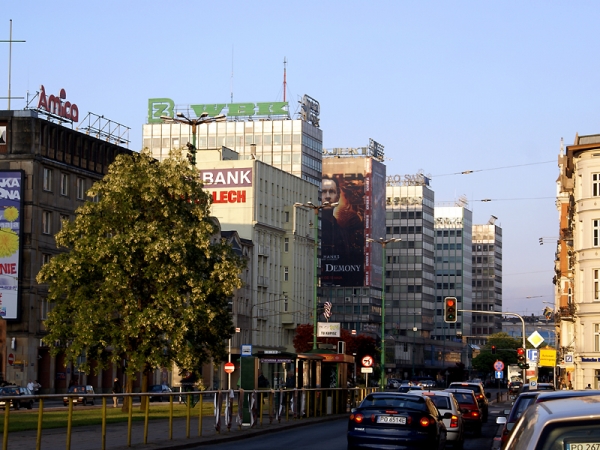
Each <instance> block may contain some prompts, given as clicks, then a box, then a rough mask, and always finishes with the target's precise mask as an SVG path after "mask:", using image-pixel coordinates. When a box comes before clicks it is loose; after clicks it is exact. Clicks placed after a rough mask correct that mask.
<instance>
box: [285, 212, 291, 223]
mask: <svg viewBox="0 0 600 450" xmlns="http://www.w3.org/2000/svg"><path fill="white" fill-rule="evenodd" d="M284 214H285V222H286V223H288V222H289V221H290V212H289V211H286V212H285V213H284Z"/></svg>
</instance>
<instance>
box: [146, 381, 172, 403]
mask: <svg viewBox="0 0 600 450" xmlns="http://www.w3.org/2000/svg"><path fill="white" fill-rule="evenodd" d="M148 392H152V393H155V394H170V393H171V392H173V391H172V390H171V388H170V387H169V386H167V385H166V384H153V385H152V386H150V387H149V388H148ZM169 398H170V395H151V396H150V397H149V399H150V401H151V402H157V401H158V402H163V401H167V402H168V401H169Z"/></svg>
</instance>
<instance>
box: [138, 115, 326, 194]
mask: <svg viewBox="0 0 600 450" xmlns="http://www.w3.org/2000/svg"><path fill="white" fill-rule="evenodd" d="M191 130H192V128H191V126H189V125H186V124H181V123H169V124H145V125H144V131H143V146H144V148H148V149H150V151H151V152H152V156H154V157H155V158H156V159H159V160H162V159H164V158H167V157H168V156H169V154H170V152H171V150H172V149H180V148H185V146H186V144H187V143H188V142H190V143H192V142H193V140H194V136H192V134H191V133H192V132H191ZM195 139H196V148H197V149H198V152H199V154H198V156H197V161H198V163H197V164H198V166H201V165H202V156H201V151H202V150H208V149H210V150H214V149H220V148H221V147H227V148H229V149H231V150H235V151H236V152H238V153H239V155H240V156H239V158H240V159H257V160H260V161H263V162H264V163H266V164H269V165H271V166H274V167H277V168H278V169H281V170H283V171H285V172H288V173H291V174H294V175H296V176H298V177H301V178H303V179H304V180H307V181H309V182H311V183H312V184H315V185H317V186H320V184H321V172H322V153H323V131H322V130H321V129H320V128H317V127H315V126H314V125H312V124H310V123H308V122H305V121H303V120H289V119H288V120H247V121H227V122H213V123H207V124H201V125H199V126H198V127H197V129H196V136H195Z"/></svg>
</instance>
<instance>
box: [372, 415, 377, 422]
mask: <svg viewBox="0 0 600 450" xmlns="http://www.w3.org/2000/svg"><path fill="white" fill-rule="evenodd" d="M376 421H377V416H376V415H375V414H371V422H373V423H375V422H376Z"/></svg>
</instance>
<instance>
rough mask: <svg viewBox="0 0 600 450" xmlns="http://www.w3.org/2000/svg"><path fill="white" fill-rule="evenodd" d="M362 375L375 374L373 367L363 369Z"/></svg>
mask: <svg viewBox="0 0 600 450" xmlns="http://www.w3.org/2000/svg"><path fill="white" fill-rule="evenodd" d="M360 373H373V368H372V367H361V368H360Z"/></svg>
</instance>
